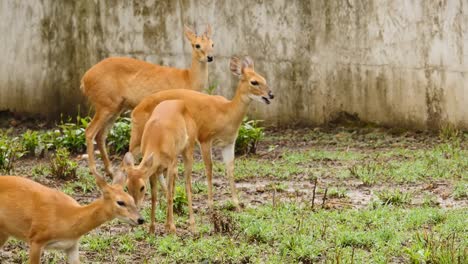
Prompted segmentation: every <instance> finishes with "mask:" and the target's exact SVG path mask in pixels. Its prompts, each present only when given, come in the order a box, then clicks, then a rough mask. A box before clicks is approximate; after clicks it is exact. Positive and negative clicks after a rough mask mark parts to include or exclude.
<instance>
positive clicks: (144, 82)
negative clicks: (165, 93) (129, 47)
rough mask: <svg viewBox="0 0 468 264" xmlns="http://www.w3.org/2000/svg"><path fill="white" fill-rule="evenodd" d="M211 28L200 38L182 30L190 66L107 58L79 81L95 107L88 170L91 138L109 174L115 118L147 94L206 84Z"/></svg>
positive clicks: (89, 133) (199, 87)
mask: <svg viewBox="0 0 468 264" xmlns="http://www.w3.org/2000/svg"><path fill="white" fill-rule="evenodd" d="M211 35H212V30H211V26H209V25H208V26H207V28H206V30H205V32H204V33H203V35H201V36H197V35H196V34H195V33H194V32H193V31H192V30H191V29H190V28H188V27H187V26H186V27H185V36H186V37H187V39H188V40H189V41H190V43H191V45H192V65H191V67H190V68H189V69H177V68H172V67H165V66H160V65H155V64H151V63H147V62H144V61H140V60H136V59H132V58H119V57H113V58H107V59H105V60H103V61H101V62H99V63H98V64H96V65H94V66H93V67H91V68H90V69H89V70H88V71H87V72H86V73H85V74H84V76H83V78H82V79H81V86H80V88H81V90H82V91H83V93H84V95H85V96H87V97H88V99H89V101H90V102H91V104H92V105H93V106H94V109H95V115H94V117H93V120H92V121H91V122H90V124H89V125H88V127H87V128H86V147H87V152H88V159H89V167H90V168H91V169H95V168H96V163H95V159H94V144H93V142H94V139H96V143H97V146H98V148H99V151H100V152H101V155H102V159H103V163H104V167H105V171H106V173H107V174H109V175H112V172H111V166H110V161H109V156H108V155H107V151H106V144H105V143H106V138H107V134H108V131H109V129H110V128H111V127H112V125H113V124H114V121H115V119H116V118H117V117H118V116H119V115H120V113H122V112H123V111H125V110H128V109H132V108H134V107H135V106H136V105H137V104H139V103H140V102H141V100H142V99H143V98H144V97H145V96H148V95H150V94H153V93H155V92H159V91H162V90H168V89H174V88H178V89H191V90H196V91H201V90H202V89H204V88H206V87H207V83H208V65H207V63H208V62H212V61H213V55H212V54H213V46H214V44H213V41H212V40H211Z"/></svg>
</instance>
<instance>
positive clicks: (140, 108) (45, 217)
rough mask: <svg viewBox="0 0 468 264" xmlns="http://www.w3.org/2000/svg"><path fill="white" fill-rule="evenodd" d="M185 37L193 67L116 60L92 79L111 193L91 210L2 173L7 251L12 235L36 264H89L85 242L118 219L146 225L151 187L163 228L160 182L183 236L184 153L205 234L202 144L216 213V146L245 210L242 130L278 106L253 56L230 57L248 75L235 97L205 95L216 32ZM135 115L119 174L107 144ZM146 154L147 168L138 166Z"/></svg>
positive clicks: (89, 141) (88, 80)
mask: <svg viewBox="0 0 468 264" xmlns="http://www.w3.org/2000/svg"><path fill="white" fill-rule="evenodd" d="M185 36H186V38H187V39H188V40H189V41H190V43H191V46H192V63H191V66H190V68H188V69H177V68H172V67H165V66H160V65H154V64H151V63H147V62H144V61H140V60H136V59H131V58H121V57H112V58H107V59H104V60H103V61H101V62H99V63H98V64H96V65H94V66H93V67H91V68H90V69H89V70H88V71H87V72H86V73H85V74H84V76H83V78H82V80H81V86H80V88H81V90H82V92H83V94H84V95H85V96H86V97H87V98H88V99H89V101H90V103H91V104H92V106H93V107H94V109H95V115H94V117H93V119H92V121H91V123H90V124H89V126H88V127H87V129H86V146H87V155H88V165H89V169H90V171H91V173H92V174H93V175H94V177H95V179H96V184H97V186H98V187H99V189H100V190H101V193H102V196H101V197H100V198H99V199H97V200H95V201H93V202H92V203H90V204H88V205H84V206H82V205H80V204H78V202H76V201H75V200H74V199H73V198H71V197H70V196H68V195H66V194H64V193H62V192H60V191H57V190H55V189H51V188H48V187H45V186H43V185H41V184H39V183H36V182H34V181H32V180H28V179H26V178H25V177H18V176H1V177H0V201H1V202H0V247H1V246H3V244H4V243H5V242H6V241H7V239H8V237H10V236H12V237H15V238H17V239H21V240H24V241H26V242H27V243H28V244H29V248H30V249H29V262H30V263H40V258H41V255H42V251H43V250H44V249H60V250H63V251H65V252H66V254H67V258H68V262H69V263H73V264H75V263H80V260H79V254H78V252H79V239H80V237H81V236H82V235H84V234H86V233H87V232H89V231H91V230H93V229H94V228H96V227H98V226H100V225H101V224H103V223H105V222H106V221H110V220H112V219H114V218H119V219H121V220H123V221H125V222H128V223H130V224H143V223H144V220H143V218H142V217H141V215H140V213H139V209H140V207H141V206H142V204H143V200H144V197H145V193H146V191H147V182H148V181H149V186H150V188H151V224H150V228H149V230H150V232H151V233H153V232H154V231H155V210H156V204H157V198H158V193H157V192H158V186H157V183H158V181H159V183H160V185H161V188H162V190H164V192H165V194H166V197H167V204H168V206H167V217H166V224H165V229H166V231H167V232H170V233H174V232H175V231H176V227H175V225H174V221H173V208H172V207H173V196H174V184H175V179H176V176H177V157H178V156H179V154H181V156H182V158H183V163H184V176H185V182H186V183H185V184H186V185H185V186H186V193H187V199H188V207H189V227H190V230H191V231H195V230H196V229H195V219H194V215H193V209H192V191H191V190H192V185H191V174H192V164H193V152H194V148H195V143H196V142H198V144H199V146H200V149H201V154H202V157H203V162H204V165H205V173H206V176H207V181H208V206H209V208H210V209H212V208H213V190H212V188H213V187H212V185H213V184H212V175H213V172H212V167H213V165H212V154H211V151H212V147H213V146H219V147H221V150H222V156H223V161H224V163H225V164H226V174H227V176H228V179H229V184H230V189H231V195H232V201H233V203H234V205H235V206H236V208H237V209H239V201H238V198H237V192H236V187H235V183H234V145H235V141H236V138H237V134H238V130H239V127H240V125H241V122H242V120H243V118H244V116H245V114H246V112H247V109H248V106H249V104H250V103H251V101H252V100H256V101H260V102H262V103H265V104H270V100H271V99H273V94H272V92H271V91H270V89H269V87H268V85H267V82H266V80H265V78H263V77H262V76H261V75H260V74H258V73H256V72H255V70H254V62H253V61H252V59H251V58H249V57H244V58H242V59H240V58H237V57H232V58H231V60H230V65H229V66H230V71H231V72H232V73H233V74H234V75H236V76H238V77H239V83H238V85H237V90H236V93H235V96H234V98H233V99H232V100H227V99H226V98H224V97H222V96H215V95H207V94H204V93H202V92H201V91H202V89H204V88H206V87H207V84H208V63H209V62H212V61H213V48H214V44H213V41H212V39H211V36H212V29H211V27H210V26H209V25H208V26H207V28H206V30H205V32H204V33H203V34H202V35H197V34H196V33H195V32H194V31H193V30H191V29H190V28H188V27H185ZM131 109H133V111H132V114H131V117H132V124H131V125H132V131H131V138H130V147H129V148H130V149H129V152H128V153H127V154H125V156H124V157H123V161H122V165H121V166H120V168H112V166H111V162H110V160H109V156H108V154H107V152H106V137H107V134H108V131H109V129H110V128H111V127H112V125H113V123H114V121H115V119H116V118H117V117H118V116H119V115H120V114H121V113H122V112H123V111H125V110H131ZM94 142H96V145H97V147H98V149H99V152H100V153H101V157H102V160H103V164H104V169H105V172H106V174H108V175H109V176H111V177H112V179H113V182H112V184H108V183H107V182H106V180H105V179H104V177H103V176H102V175H101V174H100V173H99V172H98V170H97V168H96V162H95V158H94ZM140 155H141V157H142V158H141V162H140V163H139V164H135V160H136V157H137V156H138V157H139V156H140ZM125 187H127V188H128V191H127V192H126V191H124V188H125Z"/></svg>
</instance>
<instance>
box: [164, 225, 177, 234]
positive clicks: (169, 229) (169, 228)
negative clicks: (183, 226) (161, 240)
mask: <svg viewBox="0 0 468 264" xmlns="http://www.w3.org/2000/svg"><path fill="white" fill-rule="evenodd" d="M166 232H168V233H170V234H175V233H176V226H175V225H174V224H166Z"/></svg>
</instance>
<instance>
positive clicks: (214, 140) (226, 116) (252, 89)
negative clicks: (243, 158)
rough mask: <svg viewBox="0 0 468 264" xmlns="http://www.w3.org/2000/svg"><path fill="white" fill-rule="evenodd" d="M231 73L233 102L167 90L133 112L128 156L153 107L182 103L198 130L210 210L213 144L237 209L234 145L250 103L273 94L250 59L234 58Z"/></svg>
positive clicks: (133, 148) (211, 202) (148, 98)
mask: <svg viewBox="0 0 468 264" xmlns="http://www.w3.org/2000/svg"><path fill="white" fill-rule="evenodd" d="M230 69H231V72H232V73H233V74H234V75H236V76H239V77H240V81H239V84H238V86H237V90H236V94H235V96H234V98H233V99H232V100H231V101H229V100H227V99H226V98H224V97H222V96H214V95H207V94H203V93H199V92H196V91H189V90H182V89H177V90H170V91H162V92H159V93H155V94H153V95H151V96H148V97H146V98H145V99H143V101H142V102H141V103H140V104H139V105H138V106H137V107H135V109H134V110H133V112H132V132H131V138H130V152H132V153H133V154H136V153H137V150H138V147H139V146H140V140H141V135H142V133H143V128H144V126H145V123H146V121H147V120H148V119H149V118H150V115H151V112H152V111H153V109H154V107H155V106H156V105H158V104H159V103H161V102H162V101H164V100H174V99H177V100H183V101H184V102H185V107H186V108H187V109H188V111H189V112H190V113H191V115H192V117H193V120H194V121H195V124H196V127H197V133H196V134H197V141H198V142H199V144H200V147H201V152H202V156H203V161H204V163H205V171H206V175H207V178H208V205H209V206H210V208H212V207H213V192H212V160H211V148H212V144H216V145H218V146H221V148H222V155H223V160H224V162H225V164H226V171H227V175H228V178H229V181H230V187H231V194H232V201H233V203H234V205H235V206H236V208H237V209H239V201H238V199H237V193H236V187H235V184H234V145H235V142H236V138H237V134H238V131H239V127H240V125H241V123H242V119H243V118H244V116H245V114H246V112H247V109H248V106H249V105H250V103H251V102H252V100H256V101H259V102H262V103H265V104H270V100H271V99H273V97H274V96H273V93H272V92H271V90H270V88H269V87H268V85H267V83H266V80H265V78H263V77H262V76H261V75H260V74H258V73H256V72H255V71H254V63H253V61H252V59H251V58H249V57H245V58H244V59H243V60H242V61H241V60H240V59H238V58H236V57H233V58H231V61H230Z"/></svg>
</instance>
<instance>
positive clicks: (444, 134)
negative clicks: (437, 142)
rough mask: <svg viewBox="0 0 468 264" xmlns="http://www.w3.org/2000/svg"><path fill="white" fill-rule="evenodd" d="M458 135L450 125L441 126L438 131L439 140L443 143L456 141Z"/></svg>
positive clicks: (456, 130) (458, 131)
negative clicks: (443, 141)
mask: <svg viewBox="0 0 468 264" xmlns="http://www.w3.org/2000/svg"><path fill="white" fill-rule="evenodd" d="M460 135H461V133H460V130H458V129H457V128H456V127H455V126H454V125H452V124H450V123H448V124H445V125H443V126H442V127H441V128H440V130H439V138H440V139H442V140H445V141H449V140H453V139H456V138H458V137H459V136H460Z"/></svg>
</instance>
